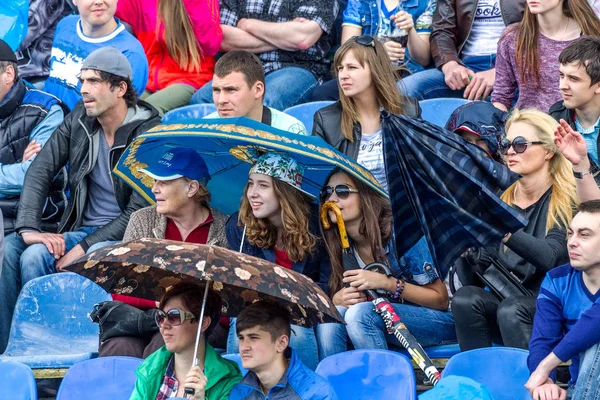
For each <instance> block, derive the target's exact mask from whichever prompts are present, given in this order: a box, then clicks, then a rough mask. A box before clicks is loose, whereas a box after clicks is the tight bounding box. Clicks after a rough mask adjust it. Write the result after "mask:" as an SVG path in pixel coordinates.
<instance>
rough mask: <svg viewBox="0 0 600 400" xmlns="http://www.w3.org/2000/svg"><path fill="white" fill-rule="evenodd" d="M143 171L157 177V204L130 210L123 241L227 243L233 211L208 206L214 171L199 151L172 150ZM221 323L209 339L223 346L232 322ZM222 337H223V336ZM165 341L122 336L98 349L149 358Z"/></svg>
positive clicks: (146, 305)
mask: <svg viewBox="0 0 600 400" xmlns="http://www.w3.org/2000/svg"><path fill="white" fill-rule="evenodd" d="M140 172H142V173H144V174H146V175H147V176H148V177H149V178H151V179H153V180H154V185H153V187H152V193H154V195H155V198H156V204H155V205H153V206H150V207H146V208H142V209H141V210H138V211H136V212H134V213H133V214H131V218H130V219H129V223H128V224H127V229H126V230H125V235H124V236H123V241H124V242H128V241H131V240H135V239H140V238H157V239H169V240H176V241H181V242H189V243H198V244H210V245H215V246H220V247H228V246H227V239H226V236H225V223H226V222H227V218H228V216H227V215H224V214H222V213H220V212H219V211H217V210H215V209H212V208H211V207H210V206H209V205H208V202H209V201H210V198H211V196H210V192H209V191H208V189H207V188H206V184H207V182H208V181H209V180H210V174H209V172H208V168H207V167H206V163H205V162H204V159H203V158H202V156H200V154H198V153H197V152H196V151H195V150H192V149H189V148H184V147H179V148H173V149H168V150H167V151H165V153H164V154H163V156H162V157H161V158H160V159H159V160H157V161H154V162H153V163H151V164H150V165H148V166H146V167H145V168H143V169H140ZM113 299H114V300H118V301H122V302H124V303H127V304H129V305H131V306H135V307H137V308H141V309H151V308H155V307H156V303H155V302H154V301H149V300H144V299H137V298H133V297H129V296H123V295H113ZM221 322H222V324H217V327H216V329H215V330H214V331H213V333H214V335H213V336H211V337H210V338H209V341H210V342H211V344H213V345H214V346H215V347H221V348H222V347H223V346H224V344H225V340H224V338H225V335H226V329H227V326H223V325H226V321H225V320H222V321H221ZM223 331H225V332H223ZM219 336H220V337H221V338H222V340H218V337H219ZM163 344H164V341H163V340H162V337H161V335H160V334H158V333H156V334H154V335H147V336H145V337H139V336H132V335H130V336H118V337H113V338H110V339H108V340H106V341H103V342H102V343H101V344H100V350H99V351H100V355H101V356H132V357H139V358H146V357H147V356H148V355H149V354H151V353H152V352H154V351H155V350H157V349H158V348H160V347H161V346H162V345H163Z"/></svg>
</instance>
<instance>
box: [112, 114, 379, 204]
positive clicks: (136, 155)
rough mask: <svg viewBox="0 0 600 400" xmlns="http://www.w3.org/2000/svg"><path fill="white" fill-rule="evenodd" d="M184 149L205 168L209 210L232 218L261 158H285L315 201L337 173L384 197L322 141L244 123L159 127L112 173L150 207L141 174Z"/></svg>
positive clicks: (209, 122) (352, 164) (149, 182)
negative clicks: (177, 149)
mask: <svg viewBox="0 0 600 400" xmlns="http://www.w3.org/2000/svg"><path fill="white" fill-rule="evenodd" d="M175 147H189V148H193V149H194V150H196V151H197V152H198V153H199V154H200V155H202V157H203V158H204V161H205V162H206V165H207V166H208V170H209V173H210V175H211V179H210V181H209V182H208V189H209V190H210V193H211V195H212V198H213V200H212V203H211V206H212V207H214V208H216V209H217V210H219V211H221V212H223V213H226V214H231V213H233V212H235V211H237V210H238V208H239V204H240V198H241V196H242V194H243V193H242V192H243V189H244V186H245V184H246V182H247V181H248V171H249V170H250V167H251V166H252V164H253V162H254V160H256V159H257V158H258V157H259V156H260V155H262V154H264V153H265V152H278V153H282V154H287V155H289V156H290V157H292V158H293V159H294V160H296V162H298V163H299V164H301V165H302V166H303V167H304V176H303V177H302V189H303V190H305V191H307V192H309V193H310V194H312V195H314V196H315V197H316V198H318V197H319V192H320V191H321V188H322V186H323V185H324V184H325V179H327V176H328V175H329V173H330V172H331V171H332V170H333V169H334V168H335V167H339V168H341V169H342V170H344V171H346V172H347V173H348V174H350V175H352V176H353V177H355V178H356V179H358V180H360V181H362V182H364V183H366V184H367V185H369V186H370V187H371V188H372V189H373V190H375V191H377V192H378V193H380V194H382V195H384V196H386V197H387V193H386V192H385V191H384V190H383V189H382V188H381V186H380V185H379V183H378V182H377V180H376V179H375V178H374V177H373V175H371V173H370V172H369V171H368V170H366V169H365V168H363V167H362V166H360V165H359V164H357V163H356V162H355V161H353V160H351V159H349V158H347V157H346V156H345V155H344V154H342V153H340V152H339V151H337V150H335V149H334V148H332V147H331V146H330V145H329V144H327V143H326V142H325V141H324V140H323V139H321V138H319V137H314V136H301V135H297V134H294V133H288V132H284V131H281V130H278V129H275V128H273V127H270V126H267V125H264V124H262V123H260V122H256V121H253V120H251V119H249V118H244V117H240V118H227V119H206V120H204V119H203V120H187V121H183V123H178V124H168V125H159V126H157V127H155V128H153V129H151V130H150V131H148V132H147V133H144V134H143V135H140V136H138V137H137V138H136V139H135V140H134V141H133V142H132V143H131V145H130V146H129V147H128V148H127V150H126V151H125V152H124V153H123V155H122V156H121V159H120V160H119V162H118V164H117V166H116V167H115V169H114V171H113V172H114V173H115V174H116V175H117V176H119V177H120V178H121V179H123V180H124V181H125V182H127V183H128V184H129V185H130V186H131V187H132V188H133V189H134V190H136V191H137V192H138V193H140V194H141V195H142V196H144V197H145V198H146V200H148V202H150V203H151V204H154V195H153V194H152V191H151V189H152V185H153V183H154V182H153V180H152V178H150V177H148V176H147V175H145V174H144V173H142V172H140V169H143V168H145V167H147V165H148V162H149V161H152V160H158V159H160V157H162V156H163V154H164V153H165V152H166V151H167V150H168V149H169V148H175Z"/></svg>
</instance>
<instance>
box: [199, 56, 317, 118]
mask: <svg viewBox="0 0 600 400" xmlns="http://www.w3.org/2000/svg"><path fill="white" fill-rule="evenodd" d="M265 84H266V88H265V98H264V100H263V103H264V104H265V106H267V107H271V108H274V109H276V110H279V111H283V110H285V109H286V108H289V107H291V106H295V105H296V104H300V103H305V102H307V101H308V100H309V96H310V94H311V93H312V91H313V89H314V88H315V87H317V85H318V84H319V83H318V82H317V79H316V78H315V76H314V75H313V74H312V72H310V71H308V70H306V69H304V68H298V67H286V68H281V69H278V70H277V71H273V72H270V73H268V74H267V76H266V77H265ZM202 103H213V97H212V81H210V82H208V83H207V84H206V85H204V86H202V87H201V88H200V89H198V90H197V91H196V93H194V95H193V96H192V99H191V100H190V104H202Z"/></svg>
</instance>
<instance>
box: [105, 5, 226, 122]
mask: <svg viewBox="0 0 600 400" xmlns="http://www.w3.org/2000/svg"><path fill="white" fill-rule="evenodd" d="M116 16H117V17H118V18H120V19H122V20H123V21H125V22H127V23H128V24H129V25H131V27H132V28H133V32H134V33H135V36H136V37H137V38H138V40H139V41H140V42H141V43H142V46H143V47H144V51H145V52H146V57H147V58H148V64H149V67H150V68H149V76H148V84H147V86H146V93H145V94H144V95H142V99H144V100H146V101H147V102H148V103H150V104H152V105H153V106H154V107H156V108H157V109H158V111H159V112H160V113H161V115H162V114H164V113H165V112H167V111H169V110H171V109H173V108H177V107H181V106H184V105H186V104H188V103H189V101H190V98H191V97H192V94H194V91H196V89H198V88H199V87H201V86H203V85H204V84H205V83H206V82H208V81H210V80H211V79H212V75H213V69H214V66H215V58H214V56H215V54H217V51H219V47H220V46H221V41H222V39H223V32H222V31H221V22H220V17H219V2H218V1H217V0H119V2H118V3H117V13H116Z"/></svg>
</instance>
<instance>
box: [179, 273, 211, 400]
mask: <svg viewBox="0 0 600 400" xmlns="http://www.w3.org/2000/svg"><path fill="white" fill-rule="evenodd" d="M209 286H210V281H206V287H205V288H204V298H203V299H202V308H201V309H200V319H199V320H198V333H197V334H196V345H195V346H194V362H193V363H192V367H196V366H198V364H199V363H200V360H198V345H199V344H200V337H201V336H202V322H203V321H204V308H205V307H206V299H207V298H208V287H209ZM194 393H195V390H194V389H193V388H187V387H186V388H185V394H188V395H191V396H193V395H194Z"/></svg>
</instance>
